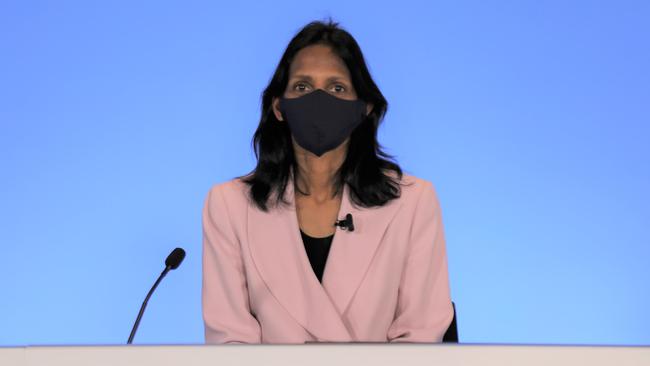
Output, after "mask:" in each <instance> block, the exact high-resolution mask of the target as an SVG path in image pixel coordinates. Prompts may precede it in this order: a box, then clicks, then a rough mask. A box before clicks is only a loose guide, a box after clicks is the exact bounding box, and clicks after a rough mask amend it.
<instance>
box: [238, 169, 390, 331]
mask: <svg viewBox="0 0 650 366" xmlns="http://www.w3.org/2000/svg"><path fill="white" fill-rule="evenodd" d="M285 199H286V200H287V201H288V202H289V205H286V206H282V205H279V206H277V207H275V208H270V209H269V212H263V211H261V210H260V209H258V208H257V207H255V206H254V205H252V204H251V206H250V207H249V209H248V243H249V247H250V251H251V257H252V258H253V262H254V263H255V266H256V267H257V269H258V271H259V274H260V276H261V277H262V279H263V280H264V282H265V283H266V285H267V286H268V288H269V290H270V291H271V293H272V294H273V295H274V296H275V298H276V299H277V300H278V301H279V302H280V304H281V305H282V306H283V307H284V308H285V309H286V310H287V311H288V312H289V314H291V316H292V317H293V318H294V319H295V320H296V321H297V322H298V323H299V324H300V325H301V326H302V327H303V328H305V329H306V330H307V331H308V332H309V333H311V334H312V335H314V336H315V337H317V338H318V339H319V340H325V341H330V342H351V341H354V339H353V336H352V333H350V330H349V329H348V328H347V327H346V326H345V323H344V322H343V318H342V314H344V313H345V310H346V308H347V306H348V304H349V303H350V301H351V299H352V296H353V295H354V292H355V290H356V289H357V288H358V287H359V285H360V284H361V281H362V280H363V276H364V274H365V273H366V270H367V268H368V266H369V265H370V262H371V260H372V257H373V255H374V253H375V251H376V250H377V247H378V245H379V243H380V242H381V238H382V236H383V234H384V232H385V231H386V228H387V227H388V224H389V223H390V221H391V219H392V218H393V216H394V215H395V213H396V212H397V208H398V207H399V205H400V204H401V201H400V200H399V199H397V200H392V201H390V202H389V203H388V204H386V205H384V206H382V207H375V208H358V207H356V206H354V205H353V204H352V202H351V201H350V199H349V187H348V185H347V184H346V185H344V188H343V197H342V201H341V207H340V209H339V214H338V217H339V219H342V218H344V217H345V215H346V214H348V213H350V214H352V216H353V221H354V226H355V229H354V231H343V230H341V229H337V231H336V233H335V234H334V238H333V241H332V246H331V248H330V252H329V255H328V258H327V261H326V265H325V271H324V273H323V284H322V285H321V283H320V282H318V278H316V275H315V274H314V271H313V269H312V267H311V264H310V263H309V258H308V257H307V253H306V252H305V247H304V244H303V242H302V237H301V236H300V227H299V224H298V216H297V212H296V206H295V197H294V186H293V179H292V178H290V179H289V182H288V184H287V189H286V190H285Z"/></svg>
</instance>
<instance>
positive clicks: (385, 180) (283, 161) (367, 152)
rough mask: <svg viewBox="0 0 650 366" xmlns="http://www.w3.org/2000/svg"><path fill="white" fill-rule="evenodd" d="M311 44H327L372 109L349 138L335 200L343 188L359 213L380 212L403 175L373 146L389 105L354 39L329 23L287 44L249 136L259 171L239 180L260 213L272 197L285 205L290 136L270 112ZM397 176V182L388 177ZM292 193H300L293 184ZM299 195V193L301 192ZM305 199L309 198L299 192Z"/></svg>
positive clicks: (314, 25)
mask: <svg viewBox="0 0 650 366" xmlns="http://www.w3.org/2000/svg"><path fill="white" fill-rule="evenodd" d="M313 44H325V45H328V46H330V47H331V48H332V50H333V51H334V53H335V54H337V55H338V56H339V57H340V58H341V59H342V60H343V61H344V62H345V65H346V66H347V68H348V69H349V70H350V76H351V80H352V84H353V86H354V89H355V90H356V92H357V97H358V98H359V99H361V100H363V101H365V102H366V103H368V102H369V103H372V105H373V108H372V111H371V112H370V113H369V114H368V115H367V116H366V117H365V119H364V121H363V122H361V124H359V126H357V127H356V128H355V129H354V131H353V132H352V134H351V136H350V142H349V144H348V150H347V155H346V158H345V160H344V162H343V163H342V164H341V166H340V168H339V169H338V170H337V172H336V174H335V183H334V184H335V189H334V193H333V197H336V195H337V194H338V193H339V192H340V190H341V189H342V187H343V184H345V183H347V184H348V185H349V186H350V196H351V197H350V198H351V200H352V202H353V203H354V204H356V205H357V206H362V207H373V206H381V205H383V204H385V203H386V202H388V201H390V200H392V199H395V198H398V197H399V196H400V193H401V191H400V187H399V181H400V180H401V179H402V169H401V168H400V166H399V165H398V164H397V163H396V162H394V161H391V160H394V157H393V156H391V155H389V154H387V153H385V152H384V151H382V149H381V145H380V144H379V143H378V142H377V128H378V127H379V124H380V123H381V121H382V119H383V118H384V115H385V114H386V110H387V108H388V103H387V102H386V99H385V98H384V96H383V95H382V94H381V91H379V88H378V87H377V85H376V84H375V82H374V81H373V80H372V77H371V76H370V72H369V71H368V68H367V66H366V63H365V61H364V58H363V54H362V53H361V49H360V48H359V45H358V44H357V42H356V41H355V40H354V38H353V37H352V35H350V33H348V32H347V31H346V30H344V29H342V28H340V27H339V26H338V23H336V22H333V21H332V20H331V19H329V21H328V22H327V23H324V22H321V21H314V22H311V23H309V24H307V25H306V26H305V27H303V28H302V29H301V30H300V31H299V32H298V33H297V34H296V35H295V36H294V37H293V39H292V40H291V42H289V45H288V46H287V49H286V50H285V51H284V54H283V55H282V58H281V59H280V62H279V64H278V66H277V68H276V69H275V73H274V74H273V78H272V79H271V82H270V83H269V85H268V86H267V87H266V89H264V93H263V94H262V117H261V120H260V123H259V126H258V127H257V130H256V131H255V135H254V136H253V140H252V145H253V149H254V150H255V156H256V158H257V166H256V167H255V169H253V170H252V171H251V172H250V173H248V174H247V175H245V176H240V177H237V178H240V179H242V181H244V182H245V183H246V184H248V185H249V187H250V189H249V197H250V199H252V201H253V202H255V204H256V205H257V206H258V207H259V208H260V209H261V210H263V211H267V201H268V199H269V196H270V195H271V194H272V193H273V191H275V192H276V197H275V198H276V199H275V202H274V203H275V204H277V203H279V202H282V203H287V202H286V201H285V200H284V199H283V197H284V192H285V189H286V186H287V182H288V180H289V178H292V179H294V183H295V176H293V175H295V174H292V172H296V171H297V166H296V160H295V156H294V149H293V145H292V141H291V132H290V130H289V127H288V124H287V123H279V121H278V120H277V118H276V117H275V114H274V113H273V109H272V102H273V98H274V97H280V96H282V95H283V93H284V90H285V88H286V85H287V83H288V79H289V66H290V65H291V61H292V60H293V58H294V56H295V55H296V53H297V52H298V51H299V50H301V49H302V48H304V47H307V46H310V45H313ZM390 171H392V172H394V173H396V174H397V179H395V178H394V177H390V176H389V175H388V174H386V173H390ZM294 187H295V190H296V191H299V189H298V187H297V186H296V185H295V184H294ZM300 192H301V191H300ZM301 193H303V194H308V193H305V192H301Z"/></svg>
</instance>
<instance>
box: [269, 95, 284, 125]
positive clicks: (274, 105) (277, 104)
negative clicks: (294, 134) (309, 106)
mask: <svg viewBox="0 0 650 366" xmlns="http://www.w3.org/2000/svg"><path fill="white" fill-rule="evenodd" d="M271 106H272V108H273V114H275V119H277V120H278V121H284V119H282V112H280V98H278V97H275V98H273V102H271Z"/></svg>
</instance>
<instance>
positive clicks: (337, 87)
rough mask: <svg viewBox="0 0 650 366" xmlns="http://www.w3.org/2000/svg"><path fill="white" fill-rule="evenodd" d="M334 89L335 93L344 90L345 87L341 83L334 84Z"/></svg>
mask: <svg viewBox="0 0 650 366" xmlns="http://www.w3.org/2000/svg"><path fill="white" fill-rule="evenodd" d="M334 89H335V91H336V92H337V93H341V92H344V91H345V87H344V86H343V85H341V84H336V85H334Z"/></svg>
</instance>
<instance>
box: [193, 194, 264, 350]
mask: <svg viewBox="0 0 650 366" xmlns="http://www.w3.org/2000/svg"><path fill="white" fill-rule="evenodd" d="M230 219H231V218H230V215H229V213H228V210H227V207H226V202H225V200H224V197H223V192H222V189H221V186H214V187H212V189H210V191H209V193H208V196H207V198H206V200H205V204H204V207H203V220H202V223H203V287H202V305H203V321H204V326H205V343H213V344H214V343H216V344H221V343H261V330H260V325H259V322H258V321H257V319H256V318H255V317H254V316H253V314H251V312H250V305H249V301H248V289H247V283H246V276H245V272H244V265H243V261H242V256H241V248H240V243H239V240H238V239H237V237H236V235H235V233H234V231H233V228H232V225H231V221H230Z"/></svg>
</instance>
